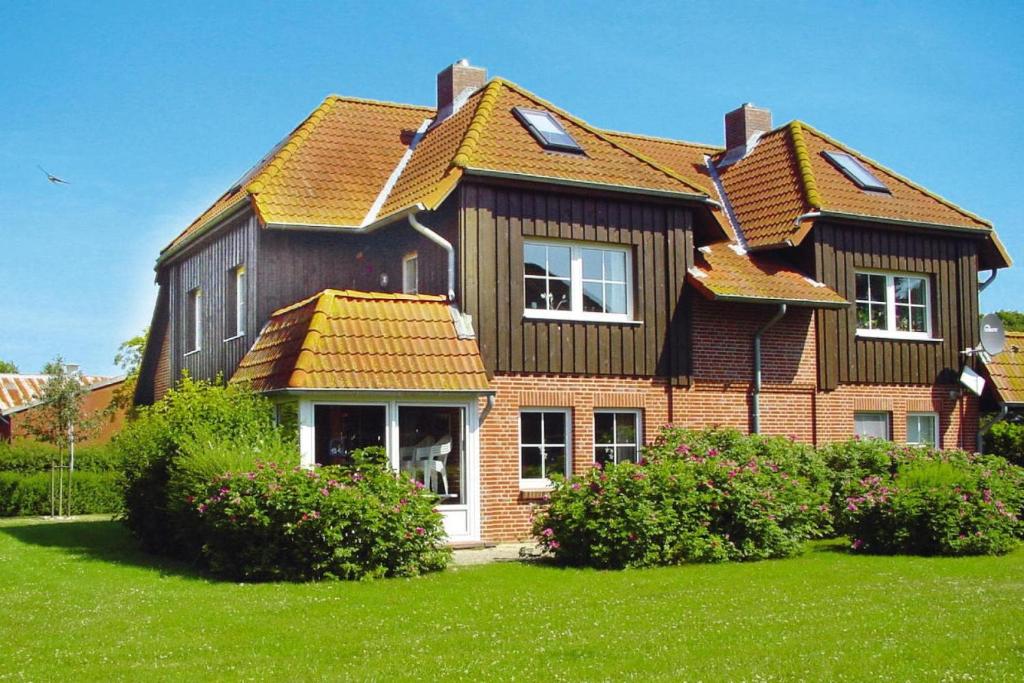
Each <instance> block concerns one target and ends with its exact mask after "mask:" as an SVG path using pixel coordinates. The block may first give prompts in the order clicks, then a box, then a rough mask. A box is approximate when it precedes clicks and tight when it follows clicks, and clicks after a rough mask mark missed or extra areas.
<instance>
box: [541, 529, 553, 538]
mask: <svg viewBox="0 0 1024 683" xmlns="http://www.w3.org/2000/svg"><path fill="white" fill-rule="evenodd" d="M540 535H541V536H544V537H545V538H551V537H552V536H554V535H555V530H554V529H552V528H551V527H548V528H547V529H545V530H544V531H542V532H540Z"/></svg>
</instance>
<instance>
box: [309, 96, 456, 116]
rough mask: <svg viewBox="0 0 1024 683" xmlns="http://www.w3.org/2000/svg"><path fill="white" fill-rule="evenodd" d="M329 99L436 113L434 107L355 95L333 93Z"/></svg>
mask: <svg viewBox="0 0 1024 683" xmlns="http://www.w3.org/2000/svg"><path fill="white" fill-rule="evenodd" d="M327 99H333V100H335V101H336V102H355V103H357V104H376V105H380V106H382V107H395V108H397V109H416V110H418V111H430V112H436V111H437V110H436V109H435V108H434V107H431V106H428V105H425V104H407V103H405V102H393V101H391V100H375V99H373V98H372V97H356V96H354V95H339V94H337V93H331V94H330V95H328V96H327Z"/></svg>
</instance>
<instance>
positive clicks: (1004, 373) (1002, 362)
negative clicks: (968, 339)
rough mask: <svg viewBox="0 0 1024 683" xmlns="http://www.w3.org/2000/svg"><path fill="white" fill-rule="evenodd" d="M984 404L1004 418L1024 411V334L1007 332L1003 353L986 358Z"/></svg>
mask: <svg viewBox="0 0 1024 683" xmlns="http://www.w3.org/2000/svg"><path fill="white" fill-rule="evenodd" d="M982 375H983V376H984V377H985V379H986V383H985V390H984V392H983V393H982V403H983V405H984V406H985V407H986V408H990V409H995V410H998V411H1000V412H1001V413H1002V414H1003V415H1005V414H1006V413H1007V412H1008V411H1010V410H1014V411H1020V410H1024V332H1007V333H1006V346H1005V347H1004V348H1003V351H1002V352H1001V353H997V354H996V355H994V356H992V357H991V358H985V362H984V363H983V372H982Z"/></svg>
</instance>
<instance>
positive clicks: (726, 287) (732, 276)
mask: <svg viewBox="0 0 1024 683" xmlns="http://www.w3.org/2000/svg"><path fill="white" fill-rule="evenodd" d="M687 280H688V281H689V282H690V283H692V284H693V285H694V286H695V287H696V288H697V290H698V291H699V292H700V293H701V294H702V295H704V296H705V297H707V298H708V299H712V300H718V301H743V302H749V303H760V302H763V303H789V304H793V305H796V306H813V307H818V308H841V307H844V306H847V305H849V302H847V301H846V299H844V298H843V297H842V296H840V295H839V294H838V293H837V292H835V291H833V290H832V289H830V288H829V287H827V286H825V285H823V284H821V283H819V282H815V281H813V280H811V279H810V278H808V277H807V276H805V275H803V274H802V273H800V272H798V271H797V270H795V269H793V268H790V267H788V266H785V265H783V264H781V263H779V262H778V261H776V260H774V259H772V258H770V257H766V256H762V255H757V254H750V253H744V252H743V251H742V249H738V248H737V247H736V245H735V244H730V243H728V242H719V243H717V244H712V245H709V246H706V247H701V248H700V249H698V250H697V258H696V260H695V263H694V266H693V267H692V268H691V269H690V272H689V273H688V274H687Z"/></svg>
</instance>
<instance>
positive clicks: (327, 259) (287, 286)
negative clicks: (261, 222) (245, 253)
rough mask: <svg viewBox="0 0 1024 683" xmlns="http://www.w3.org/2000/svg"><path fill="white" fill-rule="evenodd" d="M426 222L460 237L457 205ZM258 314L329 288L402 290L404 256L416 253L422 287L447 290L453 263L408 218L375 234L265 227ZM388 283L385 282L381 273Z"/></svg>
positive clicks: (267, 313) (450, 236)
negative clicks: (450, 264) (411, 224)
mask: <svg viewBox="0 0 1024 683" xmlns="http://www.w3.org/2000/svg"><path fill="white" fill-rule="evenodd" d="M421 222H422V223H424V224H425V225H428V226H429V227H431V228H434V229H435V230H436V231H437V232H438V233H439V234H441V235H442V236H443V237H445V238H446V239H448V240H449V241H451V242H455V241H456V219H455V212H454V210H453V209H452V208H448V207H442V208H441V209H440V210H439V211H437V212H435V213H434V214H432V215H425V216H421ZM259 240H260V248H259V254H260V266H261V267H260V280H259V285H258V290H259V300H258V304H257V317H258V319H259V320H261V321H262V322H261V323H260V324H261V325H262V324H263V322H266V321H267V320H268V319H269V318H270V315H271V314H272V313H273V312H274V311H275V310H277V309H278V308H281V307H283V306H289V305H291V304H293V303H295V302H296V301H301V300H302V299H305V298H306V297H309V296H312V295H313V294H316V293H317V292H319V291H322V290H324V289H329V288H333V289H357V290H362V291H373V292H381V291H383V292H401V291H402V258H403V257H404V256H405V255H406V254H408V253H409V252H413V251H415V252H416V254H417V258H418V261H419V291H420V293H422V294H446V293H447V291H448V275H447V269H448V261H447V256H446V255H445V252H444V250H443V249H442V248H441V247H439V246H437V245H436V244H434V243H432V242H430V241H429V240H427V239H426V238H425V237H423V236H422V235H420V234H419V233H417V232H415V231H414V230H413V229H412V228H411V227H409V224H408V223H406V222H404V221H403V222H401V223H395V224H392V225H388V226H385V227H383V228H380V229H378V230H376V231H374V232H372V233H369V234H365V235H360V234H339V233H328V232H299V231H294V230H262V231H261V234H260V237H259ZM382 273H386V274H387V276H388V283H387V285H386V286H382V285H381V274H382Z"/></svg>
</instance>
